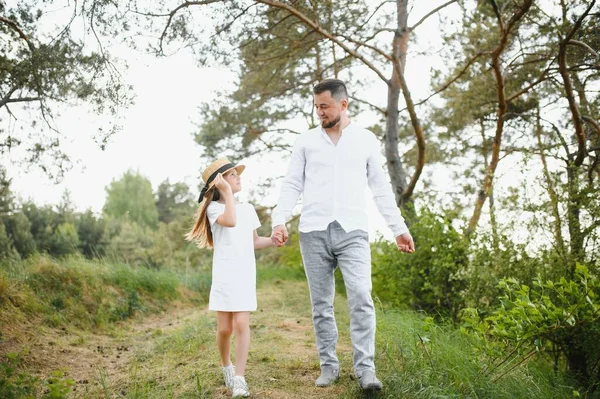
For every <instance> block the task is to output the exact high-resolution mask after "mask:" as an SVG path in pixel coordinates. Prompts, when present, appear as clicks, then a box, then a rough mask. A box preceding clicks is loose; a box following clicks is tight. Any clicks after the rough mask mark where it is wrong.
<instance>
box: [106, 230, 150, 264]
mask: <svg viewBox="0 0 600 399" xmlns="http://www.w3.org/2000/svg"><path fill="white" fill-rule="evenodd" d="M108 229H109V237H110V238H109V244H108V250H107V255H109V256H110V257H112V258H115V259H117V260H122V261H124V262H126V263H129V264H131V265H145V266H153V267H155V266H156V265H153V264H151V262H150V255H149V250H150V249H151V248H152V246H153V245H154V234H153V231H152V230H151V229H150V228H149V227H147V226H143V225H139V224H137V223H135V222H133V221H130V220H128V219H112V220H110V221H109V226H108Z"/></svg>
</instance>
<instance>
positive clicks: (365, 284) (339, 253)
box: [300, 222, 375, 376]
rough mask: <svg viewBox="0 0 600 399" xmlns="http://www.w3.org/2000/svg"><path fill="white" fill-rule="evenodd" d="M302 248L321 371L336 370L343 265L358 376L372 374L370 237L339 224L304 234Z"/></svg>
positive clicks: (373, 331) (372, 331)
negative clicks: (338, 276) (338, 283)
mask: <svg viewBox="0 0 600 399" xmlns="http://www.w3.org/2000/svg"><path fill="white" fill-rule="evenodd" d="M300 250H301V252H302V260H303V261H304V270H305V272H306V278H307V280H308V288H309V290H310V299H311V302H312V317H313V325H314V329H315V338H316V342H317V350H318V352H319V359H320V362H321V368H323V367H331V368H335V369H338V368H339V360H338V358H337V355H336V350H335V347H336V344H337V339H338V331H337V326H336V323H335V316H334V313H333V299H334V296H335V280H334V276H333V273H334V271H335V268H336V267H337V266H339V267H340V270H341V272H342V276H343V278H344V284H345V286H346V293H347V296H348V307H349V310H350V338H351V340H352V348H353V351H354V373H355V374H356V375H357V376H360V375H361V374H362V372H363V371H364V370H367V369H370V370H374V369H375V365H374V362H373V357H374V355H375V308H374V306H373V299H372V298H371V249H370V247H369V235H368V233H367V232H365V231H362V230H354V231H351V232H349V233H346V232H345V231H344V229H343V228H342V227H341V226H340V224H339V223H338V222H333V223H331V224H330V225H329V226H328V227H327V230H325V231H312V232H309V233H302V232H301V233H300Z"/></svg>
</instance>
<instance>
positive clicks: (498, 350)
mask: <svg viewBox="0 0 600 399" xmlns="http://www.w3.org/2000/svg"><path fill="white" fill-rule="evenodd" d="M499 287H500V289H501V290H502V292H503V294H502V296H501V297H500V298H499V299H500V306H499V307H498V308H497V309H496V310H494V311H493V312H491V314H490V315H488V316H487V317H484V318H481V316H480V314H479V312H478V311H477V310H476V309H474V308H469V309H466V310H465V313H464V315H463V321H464V327H465V331H469V332H471V333H473V335H474V336H476V337H478V338H479V344H478V349H479V350H482V351H484V352H485V353H487V354H492V355H494V356H497V357H503V356H506V358H505V360H504V361H503V362H502V363H501V364H503V363H505V362H506V361H508V360H511V362H513V361H520V362H524V361H525V360H527V359H528V358H529V357H530V356H533V355H534V354H536V353H539V352H542V351H550V352H552V351H560V352H563V353H564V355H565V356H566V360H567V365H568V367H569V369H570V370H571V371H572V372H573V373H574V374H575V375H576V376H577V377H579V378H581V379H582V381H583V382H584V384H586V385H589V386H590V387H593V386H595V385H596V384H598V383H600V381H599V380H598V376H599V375H600V369H599V367H600V354H599V353H598V351H597V350H596V349H595V348H597V343H598V340H599V339H600V280H599V279H598V277H597V276H596V275H594V274H591V273H590V272H589V271H588V269H587V268H586V267H585V266H582V265H578V266H577V268H576V271H575V276H574V278H573V279H572V280H570V279H566V278H564V277H563V278H560V279H559V280H556V281H552V280H542V279H541V278H536V279H534V280H533V283H532V284H531V285H525V284H521V283H519V282H518V281H517V280H516V279H514V278H507V279H503V280H501V281H500V283H499ZM494 371H495V370H494V369H493V368H492V369H491V370H490V371H489V373H492V372H494Z"/></svg>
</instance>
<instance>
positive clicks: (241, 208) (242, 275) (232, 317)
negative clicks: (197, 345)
mask: <svg viewBox="0 0 600 399" xmlns="http://www.w3.org/2000/svg"><path fill="white" fill-rule="evenodd" d="M244 169H245V166H243V165H237V166H236V165H234V164H232V163H231V162H229V160H228V159H227V158H220V159H217V160H216V161H214V162H213V163H211V164H210V165H209V166H208V167H207V168H206V169H205V170H204V172H202V180H203V181H204V183H205V184H204V188H203V189H202V191H201V193H200V198H199V199H198V202H200V206H199V209H198V213H197V215H196V222H195V224H194V227H193V228H192V230H191V231H190V232H189V233H188V234H187V236H186V238H187V239H188V240H189V241H194V242H196V243H197V244H198V246H199V247H200V248H213V267H212V285H211V288H210V298H209V303H208V309H209V310H214V311H216V312H217V346H218V348H219V354H220V355H221V366H222V371H223V377H224V379H225V385H226V386H227V387H228V388H230V389H231V390H232V396H233V397H240V396H241V397H248V396H249V395H250V392H249V390H248V385H247V384H246V380H245V379H244V372H245V368H246V360H247V359H248V350H249V346H250V320H249V318H250V312H252V311H255V310H256V262H255V259H254V250H255V249H259V248H265V247H268V246H270V245H272V244H271V239H270V238H267V237H259V236H258V234H257V233H256V229H257V228H258V227H260V222H259V220H258V216H257V215H256V211H255V210H254V207H252V205H250V204H241V203H237V202H236V201H235V199H234V194H236V193H238V192H239V191H240V190H241V189H242V186H241V184H240V175H241V174H242V172H243V171H244ZM232 333H233V334H234V335H235V340H236V342H235V367H234V366H233V365H232V364H231V360H230V348H231V335H232Z"/></svg>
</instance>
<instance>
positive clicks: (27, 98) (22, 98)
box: [0, 97, 40, 108]
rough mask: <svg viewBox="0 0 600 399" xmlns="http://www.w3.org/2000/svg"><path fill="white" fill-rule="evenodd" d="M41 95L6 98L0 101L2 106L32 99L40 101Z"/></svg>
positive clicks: (0, 106)
mask: <svg viewBox="0 0 600 399" xmlns="http://www.w3.org/2000/svg"><path fill="white" fill-rule="evenodd" d="M39 100H40V97H19V98H4V99H2V101H0V108H2V107H3V106H5V105H6V104H10V103H22V102H31V101H39Z"/></svg>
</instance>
